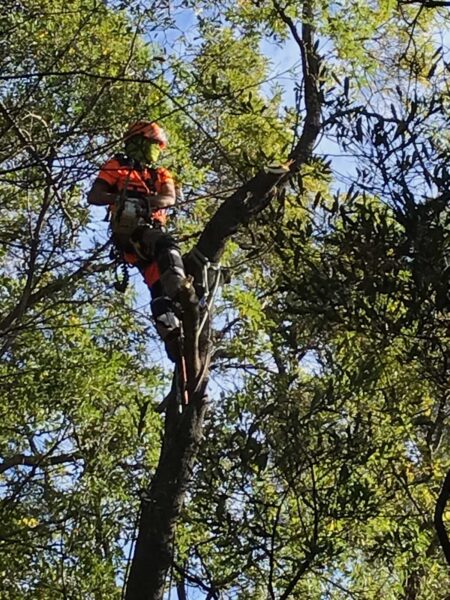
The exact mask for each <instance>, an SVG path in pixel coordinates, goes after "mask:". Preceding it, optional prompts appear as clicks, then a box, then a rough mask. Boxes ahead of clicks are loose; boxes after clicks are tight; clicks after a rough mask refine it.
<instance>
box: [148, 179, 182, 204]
mask: <svg viewBox="0 0 450 600" xmlns="http://www.w3.org/2000/svg"><path fill="white" fill-rule="evenodd" d="M149 199H150V206H151V207H152V208H169V207H170V206H173V205H174V204H175V199H176V194H175V185H174V183H173V181H172V180H171V181H166V182H165V183H163V184H162V185H161V191H160V192H159V194H154V195H153V196H149Z"/></svg>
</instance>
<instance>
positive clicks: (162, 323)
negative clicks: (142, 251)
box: [140, 262, 181, 362]
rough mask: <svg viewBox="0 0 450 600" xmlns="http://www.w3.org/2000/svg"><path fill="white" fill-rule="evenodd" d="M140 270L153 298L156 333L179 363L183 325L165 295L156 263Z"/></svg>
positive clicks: (151, 306) (167, 350)
mask: <svg viewBox="0 0 450 600" xmlns="http://www.w3.org/2000/svg"><path fill="white" fill-rule="evenodd" d="M140 270H141V272H142V275H143V277H144V281H145V283H146V284H147V287H148V288H149V290H150V294H151V296H152V301H151V304H150V308H151V311H152V316H153V318H154V320H155V327H156V331H157V332H158V335H159V336H160V338H161V339H162V341H163V342H164V346H165V349H166V353H167V356H168V358H169V359H170V360H171V361H173V362H178V360H179V358H180V329H181V324H180V319H179V317H178V315H177V314H176V312H175V307H174V302H173V301H172V299H171V298H169V297H168V296H165V295H164V290H163V287H162V285H161V280H160V278H159V269H158V265H157V264H156V262H153V263H150V264H146V265H141V266H140Z"/></svg>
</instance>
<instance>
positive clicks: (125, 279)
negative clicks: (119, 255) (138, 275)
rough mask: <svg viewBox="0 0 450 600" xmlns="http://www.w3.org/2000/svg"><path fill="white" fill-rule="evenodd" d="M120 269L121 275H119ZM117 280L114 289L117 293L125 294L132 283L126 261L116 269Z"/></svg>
mask: <svg viewBox="0 0 450 600" xmlns="http://www.w3.org/2000/svg"><path fill="white" fill-rule="evenodd" d="M119 269H120V271H121V273H119ZM115 275H116V280H115V282H114V289H115V290H116V291H117V292H120V293H122V294H124V293H125V292H126V290H127V287H128V283H129V281H130V274H129V273H128V265H127V263H126V262H125V261H122V262H121V263H120V265H118V266H117V267H116V273H115Z"/></svg>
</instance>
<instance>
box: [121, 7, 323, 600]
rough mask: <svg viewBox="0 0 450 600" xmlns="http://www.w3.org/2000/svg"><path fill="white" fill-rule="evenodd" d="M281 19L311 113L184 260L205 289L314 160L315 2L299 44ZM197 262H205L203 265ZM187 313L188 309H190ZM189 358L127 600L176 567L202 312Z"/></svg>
mask: <svg viewBox="0 0 450 600" xmlns="http://www.w3.org/2000/svg"><path fill="white" fill-rule="evenodd" d="M274 6H275V8H276V9H277V11H278V12H279V15H280V17H281V18H282V19H283V20H284V21H285V22H286V24H287V25H288V26H289V28H290V29H291V33H292V35H293V36H294V38H295V40H296V41H297V43H298V45H299V49H300V53H301V56H302V63H303V75H304V89H305V104H306V115H305V121H304V127H303V132H302V135H301V137H300V139H299V141H298V143H297V145H296V146H295V148H294V149H293V150H292V152H291V154H290V156H289V159H288V161H287V163H285V165H284V169H278V170H274V169H270V168H266V169H262V170H261V171H260V172H259V173H258V174H257V175H256V176H255V177H253V179H251V180H250V181H249V182H248V183H246V184H245V185H243V186H242V187H241V188H240V189H238V190H237V191H236V192H235V193H234V194H233V195H232V196H230V197H229V198H228V199H227V200H225V202H224V203H223V204H222V205H221V206H220V207H219V209H218V210H217V212H216V213H215V214H214V215H213V217H212V218H211V220H210V221H209V223H208V224H207V225H206V227H205V229H204V231H203V233H202V235H201V236H200V239H199V241H198V243H197V246H196V250H195V251H194V252H191V253H190V254H189V255H188V256H187V257H186V271H187V272H188V273H190V274H191V275H193V277H194V282H195V285H196V288H197V289H198V287H199V286H200V287H201V281H202V275H203V266H202V264H201V260H204V261H208V260H209V261H211V262H217V261H218V260H220V257H221V255H222V253H223V250H224V248H225V243H226V241H227V240H228V239H229V238H230V237H231V236H232V235H233V234H235V233H236V231H237V230H238V228H239V227H240V226H242V225H244V224H247V223H248V222H249V221H250V220H251V219H252V218H253V217H254V216H255V215H256V214H258V213H259V212H260V211H262V210H263V209H264V208H265V207H266V206H267V205H268V204H269V203H270V202H271V200H272V199H273V197H274V196H275V193H276V190H277V189H279V188H280V187H281V186H283V185H284V184H285V183H287V181H288V180H289V178H290V177H291V176H292V175H293V174H294V173H296V172H298V170H299V169H300V168H301V167H302V165H304V164H305V163H306V162H307V161H308V160H309V158H310V157H311V155H312V151H313V146H314V143H315V141H316V139H317V136H318V134H319V131H320V101H319V93H318V87H317V86H318V84H317V79H318V78H317V75H318V66H319V59H318V56H317V55H316V50H315V48H314V44H313V40H312V27H311V23H312V20H313V15H312V6H311V3H310V2H308V1H307V2H305V4H304V14H303V17H304V23H303V26H302V38H300V36H299V34H298V33H297V30H296V28H295V26H294V24H293V23H292V21H291V19H290V18H289V17H288V16H287V15H285V13H284V12H283V10H282V9H281V8H280V7H279V6H278V5H277V3H276V2H275V1H274ZM199 257H200V260H199ZM188 308H189V307H188ZM184 326H185V331H186V340H187V342H186V349H187V354H186V357H187V359H189V360H187V362H188V363H189V364H188V365H187V366H188V374H189V379H190V398H189V405H188V406H187V407H186V409H185V410H184V412H183V414H182V415H180V414H178V409H177V406H176V405H175V404H176V402H175V401H174V398H172V400H171V401H170V402H169V406H168V408H167V413H166V423H165V432H164V440H163V445H162V449H161V456H160V460H159V464H158V467H157V469H156V473H155V475H154V477H153V480H152V482H151V484H150V486H149V489H148V492H147V493H146V494H145V498H143V500H142V506H141V516H140V522H139V532H138V538H137V541H136V547H135V551H134V556H133V560H132V564H131V569H130V574H129V578H128V582H127V588H126V596H125V597H126V600H161V599H162V597H163V594H164V583H165V579H166V576H167V572H168V570H169V568H170V566H171V563H172V561H173V548H174V532H175V526H176V522H177V519H178V516H179V514H180V510H181V506H182V503H183V499H184V497H185V493H186V490H187V488H188V485H189V480H190V476H191V472H192V468H193V465H194V461H195V457H196V453H197V450H198V447H199V442H200V438H201V435H202V427H203V421H204V417H205V410H206V395H205V394H206V385H207V374H208V360H209V347H208V345H209V336H208V335H207V334H208V330H209V323H206V325H205V331H204V332H203V334H202V336H201V339H200V348H197V347H196V328H197V327H198V313H197V315H196V313H195V311H193V310H192V311H191V314H190V315H186V314H185V317H184Z"/></svg>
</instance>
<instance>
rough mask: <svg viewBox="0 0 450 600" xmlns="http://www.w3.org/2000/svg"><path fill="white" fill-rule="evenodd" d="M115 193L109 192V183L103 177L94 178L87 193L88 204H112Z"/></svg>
mask: <svg viewBox="0 0 450 600" xmlns="http://www.w3.org/2000/svg"><path fill="white" fill-rule="evenodd" d="M116 195H117V194H114V193H112V192H111V185H110V184H109V183H108V182H107V181H105V180H104V179H96V180H95V181H94V183H93V185H92V187H91V189H90V191H89V193H88V195H87V201H88V204H94V205H95V206H108V205H110V204H114V200H115V198H116Z"/></svg>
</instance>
